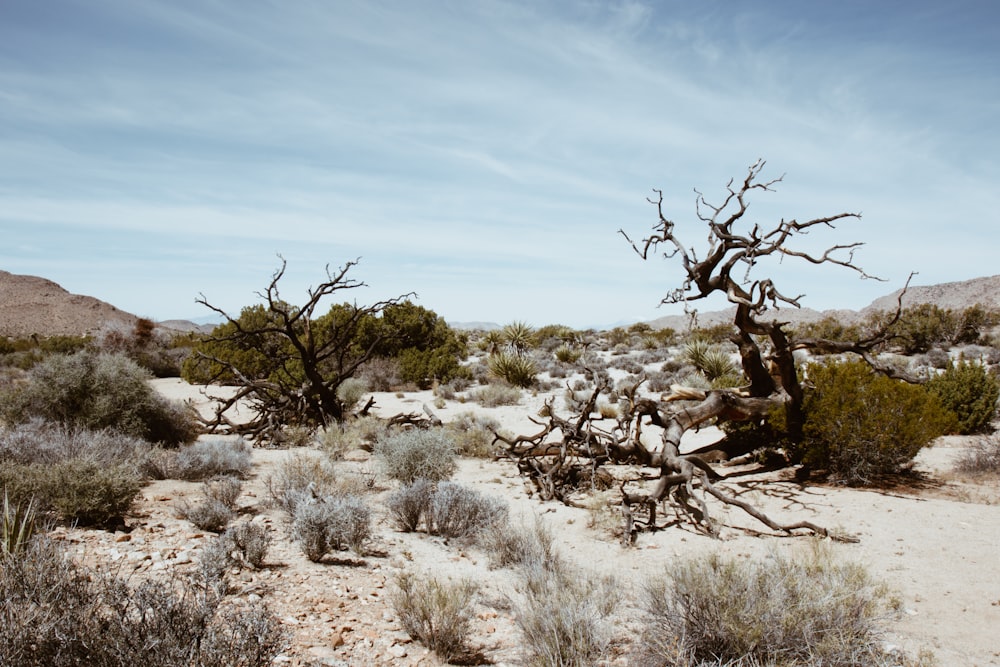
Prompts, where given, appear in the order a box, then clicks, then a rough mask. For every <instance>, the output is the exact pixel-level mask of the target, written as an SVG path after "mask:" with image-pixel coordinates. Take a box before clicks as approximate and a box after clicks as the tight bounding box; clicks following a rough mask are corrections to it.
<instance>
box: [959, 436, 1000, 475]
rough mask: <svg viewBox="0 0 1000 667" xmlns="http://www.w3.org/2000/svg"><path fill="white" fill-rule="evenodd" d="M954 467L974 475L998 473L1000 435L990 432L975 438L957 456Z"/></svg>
mask: <svg viewBox="0 0 1000 667" xmlns="http://www.w3.org/2000/svg"><path fill="white" fill-rule="evenodd" d="M955 469H956V470H957V471H958V472H960V473H964V474H966V475H976V476H979V475H995V474H997V473H1000V436H998V435H997V434H992V435H986V436H980V437H978V438H976V439H975V441H973V443H972V445H970V446H969V448H968V449H966V450H965V451H964V452H963V453H962V454H961V455H960V456H959V457H958V460H957V461H956V462H955Z"/></svg>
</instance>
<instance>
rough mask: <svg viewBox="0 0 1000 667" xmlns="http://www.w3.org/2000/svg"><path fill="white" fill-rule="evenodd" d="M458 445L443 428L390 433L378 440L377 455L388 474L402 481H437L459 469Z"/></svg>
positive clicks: (409, 482)
mask: <svg viewBox="0 0 1000 667" xmlns="http://www.w3.org/2000/svg"><path fill="white" fill-rule="evenodd" d="M457 451H458V448H457V447H456V445H455V440H454V438H452V437H451V434H450V433H449V432H448V431H447V430H445V429H444V428H429V429H420V430H410V431H396V432H394V433H390V434H389V435H387V436H386V437H384V438H382V439H381V440H379V441H378V442H376V443H375V456H376V458H377V459H378V460H379V462H380V463H381V465H382V468H383V470H384V471H385V473H386V474H387V475H388V476H389V477H391V478H392V479H395V480H398V481H400V482H402V483H403V484H412V483H413V482H414V481H416V480H417V479H421V478H423V479H426V480H429V481H431V482H438V481H441V480H445V479H448V478H449V477H451V476H452V474H453V473H454V472H455V469H456V468H457V466H458V464H457V463H456V460H455V459H456V457H457Z"/></svg>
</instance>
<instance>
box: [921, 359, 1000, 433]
mask: <svg viewBox="0 0 1000 667" xmlns="http://www.w3.org/2000/svg"><path fill="white" fill-rule="evenodd" d="M926 387H927V389H928V391H930V392H931V393H932V394H934V395H935V396H937V397H938V400H939V401H940V402H941V405H943V406H944V407H945V408H947V409H948V410H951V412H953V413H954V414H955V416H956V417H957V420H958V426H957V431H958V433H960V434H962V435H968V434H970V433H981V432H983V431H986V430H989V429H990V428H991V427H992V424H993V418H994V417H995V416H996V411H997V399H998V398H1000V380H997V378H996V376H994V375H993V374H991V373H990V372H989V371H987V370H986V367H985V366H984V365H983V364H977V363H972V362H968V361H965V360H964V359H963V360H960V361H959V362H958V364H949V365H948V367H947V368H946V369H945V370H944V372H943V373H941V374H940V375H935V376H934V377H932V378H931V379H930V380H928V381H927V385H926Z"/></svg>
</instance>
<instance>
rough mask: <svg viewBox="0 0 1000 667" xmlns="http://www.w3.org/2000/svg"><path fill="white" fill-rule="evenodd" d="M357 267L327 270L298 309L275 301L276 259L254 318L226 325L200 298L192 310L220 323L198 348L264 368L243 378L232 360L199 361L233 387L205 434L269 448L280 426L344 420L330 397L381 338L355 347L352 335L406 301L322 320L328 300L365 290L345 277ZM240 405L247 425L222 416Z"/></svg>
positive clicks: (347, 306)
mask: <svg viewBox="0 0 1000 667" xmlns="http://www.w3.org/2000/svg"><path fill="white" fill-rule="evenodd" d="M357 263H358V262H357V260H355V261H351V262H347V263H346V264H344V265H343V266H342V267H341V268H340V269H339V270H337V271H336V272H333V273H331V271H330V268H329V266H327V269H326V276H327V277H326V280H325V281H323V282H322V283H320V284H319V285H318V286H317V287H315V288H310V289H309V290H308V297H309V298H308V299H307V300H306V302H305V303H304V304H303V305H301V306H295V305H292V304H290V303H288V302H286V301H284V300H283V299H282V298H281V295H280V293H279V290H278V283H279V282H280V281H281V279H282V277H283V276H284V275H285V268H286V262H285V260H284V259H283V258H282V260H281V267H280V268H279V269H278V270H277V271H275V272H274V274H273V275H272V277H271V281H270V283H269V284H268V286H267V288H266V289H265V290H264V291H263V292H258V295H259V296H260V297H261V299H262V300H263V304H262V305H261V306H260V307H259V308H258V312H251V313H249V315H255V316H249V315H247V314H248V311H247V309H244V314H242V315H241V316H240V317H238V318H233V317H232V316H230V315H229V314H227V313H226V312H225V311H223V310H222V309H221V308H218V307H216V306H213V305H212V304H211V303H209V302H208V300H207V299H206V298H205V297H204V295H202V296H201V297H200V298H199V299H197V303H200V304H202V305H204V306H206V307H207V308H210V309H211V310H213V311H215V312H216V313H218V314H219V315H222V316H223V317H224V318H225V321H226V322H225V324H224V325H222V326H220V327H218V328H217V329H216V331H215V332H214V333H213V335H212V336H210V337H209V338H208V339H206V343H207V345H206V346H205V348H206V349H209V350H211V349H213V346H214V349H218V350H230V351H231V350H252V351H253V352H254V353H255V354H256V355H257V357H256V358H257V359H258V360H259V361H261V363H262V365H263V368H260V367H255V368H254V370H253V372H250V371H248V370H247V367H246V365H245V364H243V363H241V360H240V358H239V357H238V355H232V354H226V355H223V354H211V353H206V352H199V353H198V354H199V355H200V356H201V357H202V358H203V359H204V360H206V361H208V362H211V363H212V364H213V365H214V368H216V369H217V370H216V378H214V379H217V378H218V377H225V378H227V379H228V380H229V381H230V382H234V383H235V384H236V386H237V391H236V392H235V394H234V395H233V396H232V397H230V398H226V399H217V403H216V406H215V414H214V417H213V418H212V419H210V420H206V426H207V428H208V429H209V431H212V432H220V431H221V432H229V433H238V434H241V435H248V436H251V437H254V438H256V439H258V440H268V439H273V438H275V437H276V436H277V435H278V434H279V433H280V429H281V428H282V427H283V426H286V425H307V426H313V427H315V426H326V425H328V424H330V423H331V422H338V421H341V420H342V419H344V417H345V413H344V405H343V402H342V400H341V398H340V397H339V396H338V393H337V389H338V388H339V387H340V386H341V385H342V384H343V383H344V382H345V381H346V380H347V379H349V378H351V377H353V376H354V375H355V373H357V371H358V369H359V368H360V367H361V365H362V364H364V363H365V362H366V361H367V360H368V359H369V358H370V357H371V356H372V354H373V351H374V350H375V349H376V348H377V347H378V345H379V344H380V343H381V342H382V341H383V338H384V335H385V334H384V333H382V334H376V335H372V336H367V337H365V341H364V343H363V344H359V336H358V334H359V331H360V330H361V328H362V327H363V326H365V323H366V320H369V319H370V318H372V317H375V316H377V315H378V314H379V313H381V312H382V311H383V310H384V309H385V308H386V307H387V306H389V305H391V304H396V303H399V302H401V301H403V300H404V299H406V298H408V297H410V296H412V294H405V295H402V296H399V297H396V298H393V299H388V300H384V301H378V302H376V303H374V304H372V305H369V306H359V305H357V303H344V304H339V305H334V306H333V307H331V308H330V309H329V311H328V312H326V313H322V311H321V310H320V308H321V305H323V304H325V302H326V300H327V299H328V298H329V297H334V296H335V295H340V294H342V293H345V292H349V291H352V290H355V289H357V288H360V287H364V286H365V283H363V282H360V281H356V280H353V279H351V278H349V277H348V276H347V273H348V271H349V270H350V269H351V268H352V267H354V266H355V265H357ZM320 313H321V314H320ZM245 315H247V316H245ZM244 400H245V401H249V403H250V405H251V407H252V409H253V417H252V419H250V420H249V421H248V422H245V423H242V422H241V423H236V422H234V421H233V420H231V419H230V418H229V417H228V416H227V415H228V414H230V410H231V408H233V406H235V405H236V404H237V402H239V401H244Z"/></svg>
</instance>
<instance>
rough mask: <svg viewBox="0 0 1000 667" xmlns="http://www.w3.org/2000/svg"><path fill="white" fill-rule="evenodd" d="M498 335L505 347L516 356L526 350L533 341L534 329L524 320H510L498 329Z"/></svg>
mask: <svg viewBox="0 0 1000 667" xmlns="http://www.w3.org/2000/svg"><path fill="white" fill-rule="evenodd" d="M500 335H501V336H503V340H504V343H506V344H507V347H508V348H510V350H511V351H513V352H514V354H516V355H518V356H521V355H523V354H524V353H525V352H527V351H528V349H529V348H530V347H532V346H533V345H534V343H535V330H534V329H532V328H531V327H530V326H528V324H527V323H525V322H511V323H510V324H508V325H507V326H505V327H504V328H503V329H502V330H501V331H500Z"/></svg>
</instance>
